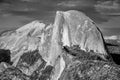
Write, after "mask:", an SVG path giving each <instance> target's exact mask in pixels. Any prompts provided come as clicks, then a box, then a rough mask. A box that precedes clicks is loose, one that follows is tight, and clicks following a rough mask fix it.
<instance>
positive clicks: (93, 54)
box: [0, 10, 110, 80]
mask: <svg viewBox="0 0 120 80" xmlns="http://www.w3.org/2000/svg"><path fill="white" fill-rule="evenodd" d="M0 49H5V50H6V49H7V50H10V53H11V54H10V57H11V59H10V61H12V62H13V64H12V65H11V66H9V67H6V68H7V69H4V68H3V70H4V71H3V72H2V74H1V73H0V79H2V78H5V79H12V80H23V79H24V80H85V79H84V77H85V76H86V75H88V77H89V76H90V74H89V73H87V72H91V71H90V70H92V71H93V69H96V72H97V68H96V66H97V65H98V64H99V61H104V59H103V57H104V55H107V53H106V50H105V48H104V43H103V38H102V34H101V32H100V31H99V29H98V28H97V26H96V25H95V23H94V22H93V21H92V20H91V19H90V18H88V17H87V16H86V15H85V14H83V13H82V12H78V11H75V10H70V11H66V12H63V11H57V12H56V16H55V20H54V22H53V24H50V25H46V24H44V23H41V22H39V21H33V22H31V23H29V24H27V25H25V26H23V27H21V28H19V29H17V30H14V31H11V32H6V33H3V34H2V35H1V37H0ZM101 55H103V56H102V57H101ZM96 60H98V62H97V61H96ZM89 61H92V62H93V63H92V65H93V68H90V69H87V68H85V69H84V70H85V71H86V70H88V71H86V72H85V75H82V74H84V72H82V73H80V71H82V70H83V67H82V66H86V65H87V64H88V65H89V63H90V62H89ZM87 62H88V63H87ZM96 63H97V64H96ZM100 64H101V63H100ZM90 65H91V64H90ZM1 66H3V64H2V65H1ZM80 66H81V67H82V68H80V69H79V67H80ZM99 66H100V65H98V66H97V67H98V68H99ZM109 66H110V65H109ZM103 67H104V66H103ZM76 69H78V70H76ZM76 71H78V72H76ZM108 71H109V70H108ZM96 72H93V73H91V75H93V77H92V78H90V79H91V80H100V79H97V77H96V75H94V74H97V73H96ZM7 74H9V75H10V76H7ZM14 74H16V75H14ZM74 74H75V76H74ZM100 74H101V72H100ZM68 75H70V76H68ZM11 76H12V77H11ZM94 77H95V78H94ZM85 78H86V77H85Z"/></svg>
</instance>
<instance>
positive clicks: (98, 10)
mask: <svg viewBox="0 0 120 80" xmlns="http://www.w3.org/2000/svg"><path fill="white" fill-rule="evenodd" d="M58 10H61V11H67V10H78V11H81V12H83V13H85V14H86V15H87V16H88V17H90V18H91V19H92V20H93V21H94V22H95V23H96V24H97V26H98V27H99V28H100V30H101V31H102V33H103V35H104V36H108V35H109V36H111V35H120V0H0V32H3V31H5V30H13V29H17V28H19V27H21V26H23V25H25V24H27V23H30V22H31V21H34V20H40V21H41V22H44V23H46V24H49V23H50V22H53V21H54V18H55V13H56V11H58Z"/></svg>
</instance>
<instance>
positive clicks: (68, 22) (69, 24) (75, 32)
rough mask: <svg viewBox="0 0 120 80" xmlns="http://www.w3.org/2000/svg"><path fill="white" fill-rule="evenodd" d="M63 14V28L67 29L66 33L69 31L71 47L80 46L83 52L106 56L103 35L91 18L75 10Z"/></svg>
mask: <svg viewBox="0 0 120 80" xmlns="http://www.w3.org/2000/svg"><path fill="white" fill-rule="evenodd" d="M61 14H62V15H63V18H64V19H63V20H64V21H63V28H64V29H66V31H65V32H67V31H69V32H68V35H69V43H70V44H69V45H79V47H80V48H81V49H82V50H85V51H88V52H89V51H90V50H93V51H94V52H96V53H101V54H106V51H105V48H104V43H103V38H102V34H101V32H100V31H99V29H98V27H97V26H96V24H95V23H94V22H93V21H92V20H91V19H90V18H89V17H87V16H86V15H85V14H83V13H82V12H78V11H74V10H71V11H67V12H61ZM67 29H68V30H67ZM63 34H64V33H63ZM66 34H67V33H66ZM64 40H67V39H64Z"/></svg>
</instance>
